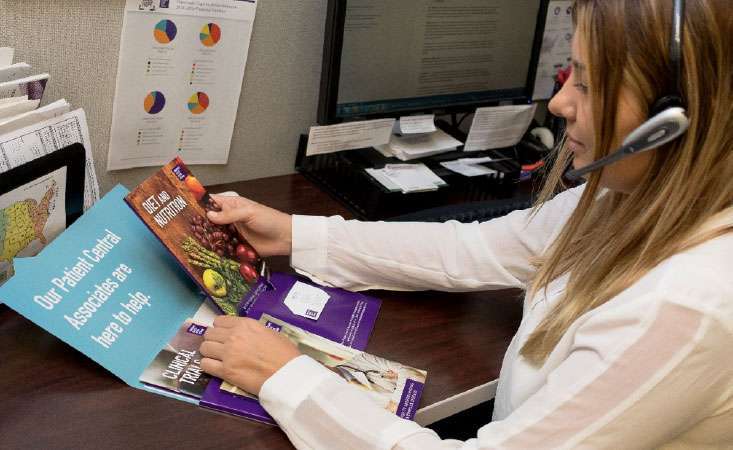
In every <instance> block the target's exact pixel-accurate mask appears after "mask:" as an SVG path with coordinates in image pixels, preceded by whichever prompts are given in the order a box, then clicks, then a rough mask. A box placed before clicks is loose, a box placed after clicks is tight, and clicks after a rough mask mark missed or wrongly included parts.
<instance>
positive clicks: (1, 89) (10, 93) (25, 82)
mask: <svg viewBox="0 0 733 450" xmlns="http://www.w3.org/2000/svg"><path fill="white" fill-rule="evenodd" d="M47 82H48V74H47V73H42V74H40V75H33V76H30V77H25V78H20V79H17V80H12V81H6V82H5V83H0V98H4V97H17V96H19V95H27V96H28V99H29V100H41V99H42V98H43V91H45V90H46V83H47Z"/></svg>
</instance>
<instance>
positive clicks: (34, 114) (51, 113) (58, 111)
mask: <svg viewBox="0 0 733 450" xmlns="http://www.w3.org/2000/svg"><path fill="white" fill-rule="evenodd" d="M32 101H35V102H37V101H38V100H32ZM69 111H71V105H69V103H68V102H67V101H66V100H64V99H61V100H57V101H55V102H53V103H49V104H48V105H46V106H43V107H41V108H38V109H36V110H33V111H29V112H26V113H23V114H19V115H17V116H13V117H8V118H5V119H0V135H3V134H5V133H9V132H11V131H13V130H17V129H19V128H23V127H27V126H30V125H33V124H34V123H37V122H43V121H46V120H49V119H53V118H54V117H58V116H60V115H62V114H66V113H67V112H69Z"/></svg>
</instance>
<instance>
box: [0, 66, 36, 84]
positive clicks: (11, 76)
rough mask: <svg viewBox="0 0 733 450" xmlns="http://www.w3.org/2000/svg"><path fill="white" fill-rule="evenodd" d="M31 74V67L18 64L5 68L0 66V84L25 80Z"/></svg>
mask: <svg viewBox="0 0 733 450" xmlns="http://www.w3.org/2000/svg"><path fill="white" fill-rule="evenodd" d="M30 74H31V66H30V65H29V64H27V63H24V62H20V63H17V64H13V65H10V66H7V67H2V66H0V83H5V82H7V81H12V80H17V79H19V78H25V77H27V76H29V75H30Z"/></svg>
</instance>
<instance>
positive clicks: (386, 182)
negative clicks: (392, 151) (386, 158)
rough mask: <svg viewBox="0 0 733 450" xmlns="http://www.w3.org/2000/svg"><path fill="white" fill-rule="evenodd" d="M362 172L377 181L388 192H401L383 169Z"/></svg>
mask: <svg viewBox="0 0 733 450" xmlns="http://www.w3.org/2000/svg"><path fill="white" fill-rule="evenodd" d="M364 172H366V173H368V174H369V175H370V176H371V177H372V178H374V179H375V180H377V181H378V182H379V184H381V185H382V186H384V187H385V189H387V190H388V191H390V192H399V191H402V188H401V187H400V186H399V185H398V184H397V183H395V182H394V181H392V180H391V179H390V178H389V177H388V176H387V175H386V174H385V173H384V171H383V169H364Z"/></svg>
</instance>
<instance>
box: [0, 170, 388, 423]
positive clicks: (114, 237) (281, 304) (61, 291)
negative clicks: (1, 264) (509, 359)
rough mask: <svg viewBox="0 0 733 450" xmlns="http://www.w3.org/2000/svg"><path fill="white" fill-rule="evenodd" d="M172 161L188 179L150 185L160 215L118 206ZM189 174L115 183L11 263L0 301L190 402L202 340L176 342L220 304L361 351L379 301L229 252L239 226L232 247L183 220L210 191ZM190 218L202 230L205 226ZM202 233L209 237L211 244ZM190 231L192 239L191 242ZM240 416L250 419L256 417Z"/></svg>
mask: <svg viewBox="0 0 733 450" xmlns="http://www.w3.org/2000/svg"><path fill="white" fill-rule="evenodd" d="M176 168H177V169H176ZM174 169H175V170H176V171H177V172H173V173H174V175H175V173H181V174H186V177H184V179H183V180H180V179H179V178H178V177H177V175H176V177H175V178H169V180H170V185H166V188H165V189H164V190H161V191H157V192H155V193H154V195H155V196H156V197H155V199H154V200H155V202H158V203H160V205H157V206H155V209H156V211H157V213H148V212H147V210H145V209H144V207H143V211H145V214H147V215H148V221H147V222H145V220H146V217H145V216H144V215H143V214H141V217H138V215H137V214H136V213H135V212H133V210H132V209H131V208H128V207H127V206H126V205H125V201H126V198H127V201H131V200H132V201H134V199H136V198H138V197H137V195H144V192H145V191H144V189H145V186H154V182H152V181H151V180H163V178H161V177H162V176H163V174H165V173H166V171H168V170H174ZM191 178H193V176H192V175H191V174H190V172H188V171H187V169H186V168H185V165H183V163H182V162H181V161H180V160H176V161H175V164H173V163H172V164H169V165H168V166H166V167H164V168H163V169H162V170H161V171H160V172H159V173H157V174H155V175H154V176H153V177H152V178H151V179H150V180H148V181H146V182H145V183H143V185H142V187H141V188H139V189H137V190H136V191H135V192H134V193H130V192H128V191H127V189H125V188H124V187H122V186H117V187H115V188H113V189H112V190H111V191H110V192H109V193H108V194H107V195H105V196H104V197H103V198H102V199H101V200H100V201H98V202H97V203H96V204H95V205H94V206H93V207H92V208H90V209H89V210H88V211H87V212H86V213H85V214H84V215H82V216H81V217H80V218H79V219H78V220H77V221H76V222H75V223H74V224H73V225H71V226H70V227H69V228H68V229H67V230H66V231H64V232H63V233H61V234H60V235H59V236H58V237H57V238H56V239H55V240H54V241H53V242H52V243H50V244H49V245H48V246H47V247H46V248H45V249H44V250H43V251H42V252H41V253H40V254H38V256H35V257H29V258H18V259H16V260H15V271H16V273H15V275H14V276H13V277H12V278H11V279H10V280H9V281H8V282H7V283H5V284H4V285H3V286H2V287H0V300H3V301H5V303H6V304H7V305H8V306H10V307H11V308H13V309H14V310H16V311H17V312H18V313H20V314H22V315H23V316H25V317H27V318H28V319H29V320H31V321H33V322H34V323H36V324H37V325H38V326H40V327H41V328H44V329H45V330H47V331H49V332H50V333H52V334H53V335H55V336H57V337H59V338H60V339H62V340H63V341H65V342H66V343H68V344H69V345H71V346H72V347H74V348H75V349H77V350H79V351H80V352H82V353H83V354H85V355H87V356H88V357H90V358H91V359H93V360H94V361H96V362H97V363H99V364H100V365H101V366H103V367H104V368H106V369H107V370H109V371H110V372H112V373H113V374H114V375H115V376H117V377H119V378H120V379H122V380H123V381H124V382H125V383H127V384H128V385H130V386H132V387H135V388H139V389H144V390H147V391H150V392H154V393H157V394H161V395H165V396H168V397H172V398H175V399H178V400H182V401H186V402H189V403H194V404H198V401H199V399H198V397H199V396H200V395H202V390H203V386H204V384H205V383H204V382H205V380H206V378H201V377H199V378H196V375H197V374H199V373H200V372H199V371H198V366H197V362H196V361H197V360H199V359H200V358H198V355H197V354H196V353H191V352H192V351H193V349H194V348H195V346H196V344H195V341H196V339H199V338H198V337H194V336H186V338H185V339H184V338H182V337H181V333H184V332H185V333H188V332H189V331H192V332H193V331H195V332H201V330H202V328H203V327H207V326H210V325H211V323H212V322H213V320H214V318H215V317H216V315H218V314H221V313H222V310H224V308H223V307H222V305H224V307H226V308H227V310H228V312H229V313H231V312H232V308H233V310H234V312H235V313H236V312H239V313H240V314H242V315H247V316H250V317H253V318H255V319H259V318H260V317H261V316H262V315H263V314H271V315H273V316H275V317H277V318H278V319H280V320H283V321H286V322H288V323H292V324H293V325H295V326H299V327H302V328H303V329H305V330H307V331H309V332H311V333H314V334H317V335H321V336H325V337H327V338H329V339H331V340H334V341H335V342H340V343H342V344H344V345H347V346H351V347H354V348H357V349H360V350H363V349H364V348H365V347H366V344H367V341H368V339H369V335H370V333H371V331H372V329H373V327H374V323H375V321H376V317H377V314H378V311H379V307H380V301H379V300H377V299H375V298H371V297H368V296H365V295H363V294H359V293H352V292H348V291H345V290H341V289H333V288H322V287H320V286H316V285H313V284H312V283H311V282H310V281H308V280H305V279H302V278H300V277H297V276H294V275H289V274H281V273H275V274H272V275H271V276H268V275H267V270H266V268H267V265H266V263H265V262H264V261H263V260H262V258H260V257H259V255H256V254H255V255H253V254H251V253H250V252H242V251H240V252H239V256H238V255H237V246H239V245H240V244H241V245H246V241H245V240H243V239H241V237H240V235H239V234H237V235H236V236H234V237H232V238H231V239H230V241H229V242H228V244H230V245H233V246H234V254H232V252H231V250H230V248H229V247H228V246H226V247H225V246H224V245H223V243H222V242H219V241H223V240H224V239H222V238H221V236H219V235H216V234H215V233H221V231H220V230H218V229H214V228H211V229H209V228H208V227H206V226H203V225H202V224H201V223H200V222H198V219H196V223H193V222H192V221H191V220H192V219H193V218H194V217H205V215H204V209H205V204H203V203H202V202H204V201H206V198H208V197H207V196H206V195H205V193H200V192H199V193H198V194H195V193H194V192H196V191H195V190H196V189H199V187H198V186H199V185H194V184H193V182H192V181H188V184H186V180H187V179H188V180H190V179H191ZM163 181H164V180H163ZM176 182H180V184H178V185H176V184H174V183H176ZM156 183H157V181H156ZM171 186H172V187H176V189H173V188H171ZM189 186H193V188H191V187H189ZM186 189H188V190H186ZM163 192H165V194H163ZM151 195H152V194H151ZM195 195H199V196H200V198H196V197H195ZM141 198H142V197H141ZM145 199H146V200H148V199H149V196H148V197H145ZM155 202H153V201H150V203H147V206H148V208H150V209H151V210H152V209H154V206H151V205H153V203H155ZM141 205H142V203H141ZM211 207H215V206H213V205H212V206H211ZM162 211H165V212H163V213H161V212H162ZM141 218H142V219H143V220H140V219H141ZM156 218H157V219H158V221H159V222H160V226H159V222H157V221H155V220H156ZM185 220H187V221H188V222H185ZM151 221H153V222H154V226H155V227H158V228H155V227H153V226H151V225H153V222H151ZM146 224H147V225H148V227H150V229H149V228H148V227H146ZM166 225H167V226H166ZM184 225H185V226H186V227H187V228H186V227H184ZM195 226H202V227H203V228H205V229H204V232H201V231H200V230H199V229H198V228H195V229H194V228H193V227H195ZM163 229H165V230H166V231H165V233H162V232H161V231H160V230H163ZM150 230H153V231H156V230H158V233H151V232H150ZM197 233H198V234H197ZM199 235H200V236H201V237H202V238H207V235H208V238H207V239H209V240H208V245H207V242H202V240H203V239H201V240H200V238H199ZM234 238H236V239H237V240H236V241H234ZM191 239H196V241H197V242H198V244H195V243H193V244H191V242H190V240H191ZM240 239H241V240H240ZM186 242H188V243H189V244H191V245H190V246H189V244H186ZM235 243H236V245H235ZM163 244H166V245H167V246H166V245H163ZM187 248H189V249H190V248H193V249H195V252H190V251H189V252H187V251H186V249H187ZM240 250H241V249H240ZM213 255H216V257H214V256H213ZM235 258H236V259H235ZM245 262H246V263H247V264H251V265H252V267H256V274H255V275H256V276H251V275H252V274H251V273H250V272H245V271H244V270H239V269H240V268H241V265H242V264H244V263H245ZM226 264H228V266H226ZM235 264H236V266H237V269H238V270H237V271H236V272H237V274H238V275H239V276H240V277H241V280H243V281H240V283H241V284H239V285H237V284H236V279H235V278H233V277H232V278H230V276H232V273H231V272H226V275H224V274H223V273H224V272H225V270H230V269H231V271H232V272H233V270H234V265H235ZM202 266H203V267H202ZM181 267H183V268H184V269H185V270H181ZM206 270H212V271H214V272H217V273H218V274H219V275H220V276H221V277H222V278H223V281H222V280H221V279H218V278H217V277H216V275H215V274H210V275H209V278H207V276H206V275H205V273H206ZM242 272H244V273H242ZM248 274H249V275H250V276H249V277H248ZM212 281H213V282H212ZM237 289H238V290H237ZM225 291H226V292H225ZM230 292H237V295H239V293H240V292H241V295H242V297H241V298H240V299H237V298H236V297H235V296H230V295H228V294H229V293H230ZM207 299H211V300H212V301H213V302H211V301H207ZM186 324H187V325H188V326H186ZM193 324H195V325H196V326H195V327H194V328H191V325H193ZM184 327H185V330H184ZM193 334H196V333H193ZM163 366H165V369H163V370H166V369H169V370H171V372H169V373H166V374H165V375H163V373H162V372H161V373H160V375H159V377H158V378H165V379H166V380H170V382H169V383H168V382H161V381H160V379H158V380H157V381H156V380H155V376H153V375H152V373H153V372H152V371H153V367H158V368H163ZM174 375H175V377H176V379H175V380H173V376H174ZM169 377H170V378H169ZM202 377H203V375H202ZM194 378H195V381H194ZM141 380H142V381H141ZM188 381H194V382H193V384H191V383H188ZM212 383H220V380H217V379H212V380H211V381H210V382H209V383H208V384H206V387H207V388H208V387H209V386H211V385H212ZM204 391H205V390H204ZM256 406H257V407H259V404H256ZM260 408H261V407H260ZM222 409H223V410H225V411H226V409H225V408H222ZM240 415H243V414H241V413H240ZM248 417H251V418H256V417H255V416H254V414H252V415H250V416H248Z"/></svg>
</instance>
